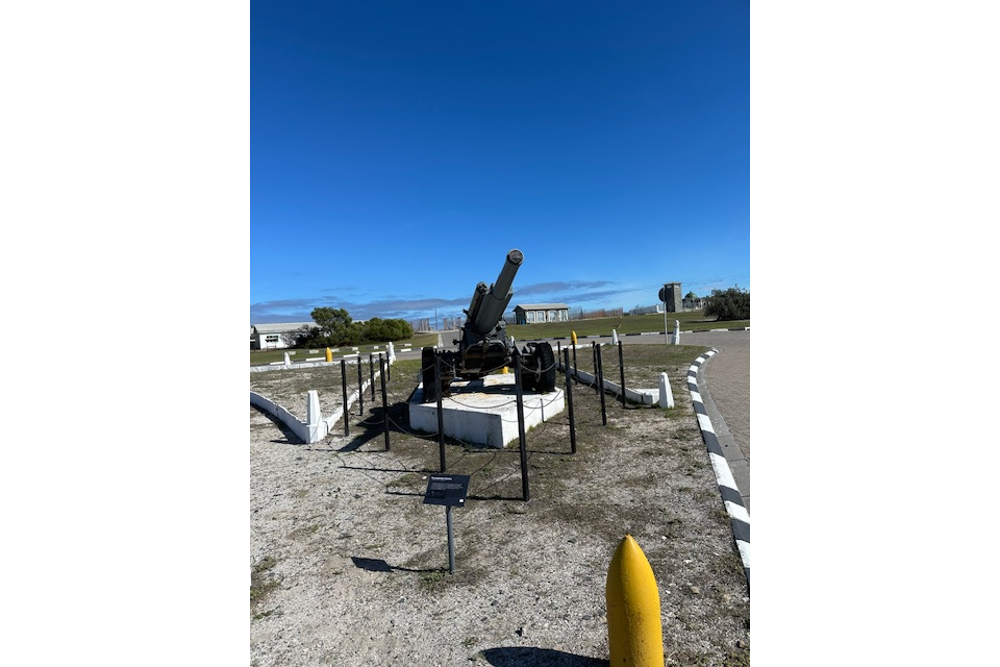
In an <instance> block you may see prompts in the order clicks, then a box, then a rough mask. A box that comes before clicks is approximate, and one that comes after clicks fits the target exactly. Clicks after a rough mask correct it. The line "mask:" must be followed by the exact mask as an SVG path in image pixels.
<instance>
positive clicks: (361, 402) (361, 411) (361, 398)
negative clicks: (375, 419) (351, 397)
mask: <svg viewBox="0 0 1000 667" xmlns="http://www.w3.org/2000/svg"><path fill="white" fill-rule="evenodd" d="M362 378H363V376H362V375H361V355H360V354H359V355H358V416H359V417H361V418H364V416H365V387H364V380H363V379H362Z"/></svg>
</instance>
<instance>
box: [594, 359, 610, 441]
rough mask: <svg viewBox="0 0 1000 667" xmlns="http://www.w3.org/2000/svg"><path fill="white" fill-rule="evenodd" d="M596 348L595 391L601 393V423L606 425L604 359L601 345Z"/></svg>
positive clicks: (606, 407)
mask: <svg viewBox="0 0 1000 667" xmlns="http://www.w3.org/2000/svg"><path fill="white" fill-rule="evenodd" d="M595 349H596V350H597V391H598V392H599V393H600V394H601V423H602V424H604V425H605V426H607V425H608V406H607V401H606V400H605V398H604V360H603V359H602V357H601V346H600V345H598V346H597V347H596V348H595Z"/></svg>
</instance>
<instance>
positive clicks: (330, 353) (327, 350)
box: [326, 348, 333, 361]
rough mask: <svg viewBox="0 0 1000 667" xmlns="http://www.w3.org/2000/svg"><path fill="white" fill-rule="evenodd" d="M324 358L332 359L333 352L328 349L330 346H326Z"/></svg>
mask: <svg viewBox="0 0 1000 667" xmlns="http://www.w3.org/2000/svg"><path fill="white" fill-rule="evenodd" d="M326 360H327V361H333V352H331V351H330V348H326Z"/></svg>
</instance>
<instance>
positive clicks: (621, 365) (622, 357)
mask: <svg viewBox="0 0 1000 667" xmlns="http://www.w3.org/2000/svg"><path fill="white" fill-rule="evenodd" d="M618 368H619V369H620V370H621V377H622V407H623V408H624V407H625V355H624V353H623V352H622V342H621V341H618Z"/></svg>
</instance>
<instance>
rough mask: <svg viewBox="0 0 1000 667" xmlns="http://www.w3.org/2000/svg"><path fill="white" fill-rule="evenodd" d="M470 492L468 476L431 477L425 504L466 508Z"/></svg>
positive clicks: (425, 495)
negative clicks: (466, 500)
mask: <svg viewBox="0 0 1000 667" xmlns="http://www.w3.org/2000/svg"><path fill="white" fill-rule="evenodd" d="M468 492H469V476H468V475H431V477H430V479H429V480H427V492H426V493H425V494H424V504H425V505H445V506H447V507H465V496H466V494H468Z"/></svg>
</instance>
